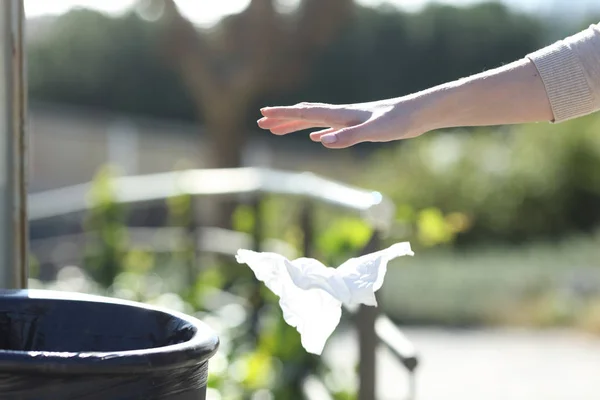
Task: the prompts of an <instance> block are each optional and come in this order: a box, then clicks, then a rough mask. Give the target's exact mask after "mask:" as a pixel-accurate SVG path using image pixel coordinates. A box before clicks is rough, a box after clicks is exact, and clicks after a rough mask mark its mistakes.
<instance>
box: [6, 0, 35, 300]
mask: <svg viewBox="0 0 600 400" xmlns="http://www.w3.org/2000/svg"><path fill="white" fill-rule="evenodd" d="M24 25H25V13H24V8H23V0H0V34H1V35H2V37H1V40H0V43H1V46H2V48H1V53H2V60H1V62H0V99H1V100H0V101H1V103H0V288H2V289H24V288H26V287H27V275H28V265H27V263H28V261H27V254H28V229H27V207H26V205H27V182H26V172H27V169H26V164H27V162H26V152H25V148H26V144H27V140H26V135H25V120H26V112H27V106H26V105H27V99H26V96H27V89H26V76H25V54H24Z"/></svg>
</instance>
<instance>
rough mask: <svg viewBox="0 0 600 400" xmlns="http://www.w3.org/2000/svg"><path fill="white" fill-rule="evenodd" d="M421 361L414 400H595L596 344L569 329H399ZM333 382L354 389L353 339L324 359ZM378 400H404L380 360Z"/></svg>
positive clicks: (384, 356) (399, 380) (389, 366)
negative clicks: (331, 369)
mask: <svg viewBox="0 0 600 400" xmlns="http://www.w3.org/2000/svg"><path fill="white" fill-rule="evenodd" d="M403 332H404V333H405V335H406V336H407V337H408V338H409V339H410V340H411V341H412V342H413V343H414V344H415V347H416V348H417V349H418V351H419V354H420V365H419V367H418V370H417V374H416V385H415V397H414V399H415V400H600V338H599V337H594V336H589V335H585V334H582V333H577V332H573V331H567V330H546V331H529V330H503V329H484V330H446V329H430V328H409V329H403ZM323 356H324V357H325V360H326V361H327V362H329V363H330V364H332V365H334V366H335V367H336V368H335V370H336V371H337V374H336V376H338V379H339V380H344V379H346V380H347V382H353V383H354V384H355V383H356V382H355V380H353V378H352V376H353V375H352V372H351V368H353V366H354V365H355V362H356V360H357V356H358V349H357V342H356V337H355V335H354V334H353V332H351V331H348V332H339V333H337V334H336V335H335V336H334V337H332V338H331V340H330V343H329V344H328V346H327V349H326V351H325V353H324V355H323ZM377 385H378V393H377V399H376V400H404V399H406V398H407V397H406V395H407V393H409V378H408V374H407V372H406V370H404V368H403V367H402V366H401V365H400V364H399V363H398V362H397V361H396V360H395V359H394V358H393V357H392V355H391V353H389V352H388V351H387V350H385V349H383V348H382V349H380V351H379V353H378V365H377Z"/></svg>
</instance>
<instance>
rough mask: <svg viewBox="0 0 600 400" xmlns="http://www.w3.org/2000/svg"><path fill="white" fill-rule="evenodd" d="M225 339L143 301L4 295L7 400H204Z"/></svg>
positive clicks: (1, 365) (0, 297) (0, 390)
mask: <svg viewBox="0 0 600 400" xmlns="http://www.w3.org/2000/svg"><path fill="white" fill-rule="evenodd" d="M218 344H219V340H218V338H217V336H216V335H215V334H214V332H213V331H212V330H211V329H210V328H209V327H208V326H206V325H205V324H204V323H202V322H201V321H199V320H197V319H195V318H192V317H189V316H187V315H183V314H180V313H176V312H171V311H167V310H162V309H159V308H154V307H150V306H147V305H145V304H141V303H135V302H129V301H122V300H117V299H112V298H106V297H101V296H92V295H85V294H77V293H67V292H57V291H49V290H0V399H19V400H21V399H22V400H71V399H78V400H79V399H81V400H100V399H102V400H133V399H169V400H192V399H193V400H204V399H205V398H206V383H207V376H208V361H209V359H210V357H212V356H213V355H214V354H215V352H216V351H217V347H218Z"/></svg>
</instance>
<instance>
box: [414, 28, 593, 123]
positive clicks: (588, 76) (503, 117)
mask: <svg viewBox="0 0 600 400" xmlns="http://www.w3.org/2000/svg"><path fill="white" fill-rule="evenodd" d="M409 98H411V100H417V101H418V102H420V105H421V106H422V109H421V111H422V112H420V113H418V114H419V115H417V119H418V120H420V121H421V123H426V124H429V125H432V127H431V129H436V128H444V127H455V126H480V125H505V124H518V123H526V122H537V121H552V122H562V121H566V120H569V119H572V118H576V117H580V116H583V115H587V114H590V113H592V112H595V111H598V110H600V25H591V26H590V27H589V28H588V29H586V30H584V31H582V32H579V33H577V34H575V35H573V36H571V37H568V38H566V39H565V40H561V41H558V42H556V43H554V44H552V45H550V46H547V47H545V48H543V49H540V50H538V51H536V52H534V53H531V54H529V55H527V57H525V58H524V59H522V60H519V61H516V62H514V63H511V64H509V65H506V66H503V67H500V68H496V69H494V70H490V71H487V72H484V73H481V74H477V75H474V76H471V77H468V78H464V79H460V80H458V81H455V82H450V83H447V84H444V85H440V86H438V87H435V88H432V89H429V90H426V91H424V92H421V93H417V94H415V95H412V96H409Z"/></svg>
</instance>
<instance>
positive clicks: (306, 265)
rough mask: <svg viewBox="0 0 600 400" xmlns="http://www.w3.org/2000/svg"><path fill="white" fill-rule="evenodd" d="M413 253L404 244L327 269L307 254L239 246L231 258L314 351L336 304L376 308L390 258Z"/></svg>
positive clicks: (335, 315) (338, 312)
mask: <svg viewBox="0 0 600 400" xmlns="http://www.w3.org/2000/svg"><path fill="white" fill-rule="evenodd" d="M406 255H410V256H412V255H414V253H413V251H412V250H411V247H410V243H408V242H402V243H396V244H394V245H392V246H390V247H388V248H387V249H384V250H380V251H377V252H374V253H370V254H366V255H363V256H360V257H356V258H351V259H349V260H347V261H346V262H344V263H343V264H342V265H340V266H339V267H338V268H329V267H326V266H325V265H323V264H322V263H321V262H320V261H318V260H315V259H312V258H298V259H295V260H291V261H290V260H288V259H287V258H285V257H284V256H282V255H280V254H277V253H269V252H263V253H259V252H254V251H251V250H244V249H240V250H238V252H237V255H236V260H237V262H238V263H240V264H247V265H248V266H249V267H250V268H251V269H252V271H253V272H254V275H255V276H256V278H257V279H258V280H259V281H261V282H264V284H265V285H266V286H267V287H268V288H269V289H270V290H271V291H272V292H273V293H275V295H277V296H278V297H279V305H280V307H281V310H282V311H283V318H284V320H285V322H286V323H288V324H289V325H291V326H293V327H295V328H296V330H297V331H298V332H299V333H300V339H301V342H302V346H303V347H304V349H305V350H306V351H307V352H309V353H313V354H317V355H320V354H321V353H322V351H323V348H324V347H325V343H326V342H327V339H328V338H329V336H331V334H332V333H333V331H334V330H335V328H336V327H337V325H338V324H339V322H340V318H341V316H342V304H346V305H348V306H356V305H358V304H365V305H367V306H373V307H375V306H377V299H376V298H375V292H376V291H378V290H379V289H380V288H381V285H382V284H383V280H384V278H385V273H386V271H387V264H388V262H389V261H390V260H392V259H394V258H396V257H401V256H406Z"/></svg>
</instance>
